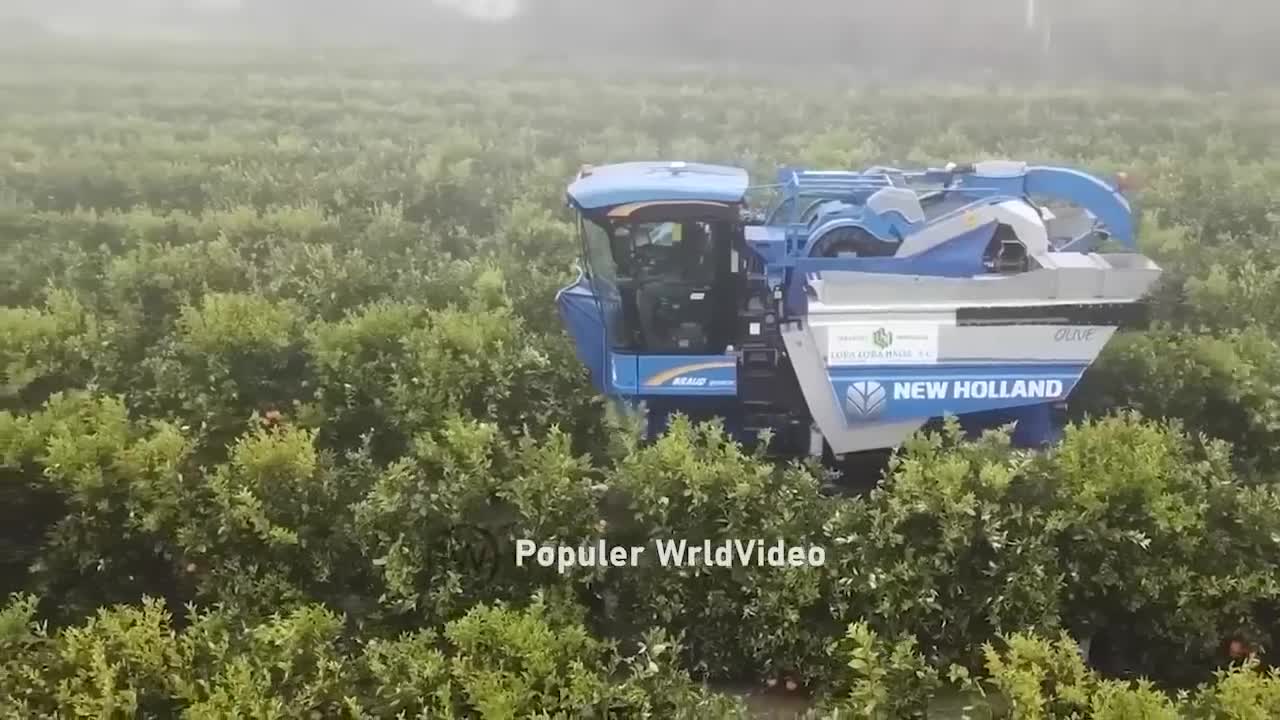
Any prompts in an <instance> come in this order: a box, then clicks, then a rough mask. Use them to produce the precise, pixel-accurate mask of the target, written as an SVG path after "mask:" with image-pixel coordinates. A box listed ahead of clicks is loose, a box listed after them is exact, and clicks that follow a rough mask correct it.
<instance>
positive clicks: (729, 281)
mask: <svg viewBox="0 0 1280 720" xmlns="http://www.w3.org/2000/svg"><path fill="white" fill-rule="evenodd" d="M580 222H581V231H582V238H583V244H584V251H585V252H584V255H585V258H586V265H587V267H586V268H585V270H586V273H587V275H588V277H589V278H590V280H591V285H592V287H593V290H595V291H596V293H597V296H598V297H601V298H603V299H606V300H611V301H612V303H611V304H614V305H613V307H612V308H611V312H609V313H607V315H608V317H607V318H606V324H607V325H608V335H609V339H610V345H611V346H612V347H611V349H613V350H617V351H622V352H632V353H642V354H664V355H709V354H720V353H722V352H724V350H725V348H726V347H727V346H728V345H729V344H730V343H731V342H732V337H731V333H732V332H733V330H734V324H733V322H732V318H733V313H734V304H733V298H734V287H733V283H734V277H735V276H734V274H733V272H732V268H731V266H730V263H731V257H732V249H733V247H734V246H735V244H737V243H740V242H741V238H742V224H741V221H740V219H739V216H738V210H737V208H736V207H734V206H731V205H727V204H724V203H715V202H696V201H691V202H681V203H670V202H653V203H633V204H628V205H624V206H618V207H614V208H610V209H609V210H608V211H607V212H604V213H585V214H583V215H582V216H581V218H580Z"/></svg>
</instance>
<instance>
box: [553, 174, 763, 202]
mask: <svg viewBox="0 0 1280 720" xmlns="http://www.w3.org/2000/svg"><path fill="white" fill-rule="evenodd" d="M748 183H749V178H748V176H747V172H746V171H745V170H743V169H741V168H735V167H728V166H724V165H706V164H699V163H689V164H687V165H683V166H678V167H674V168H673V166H672V163H664V162H633V163H620V164H616V165H606V166H603V167H599V168H595V169H593V170H591V172H590V174H588V175H586V176H584V177H579V178H578V179H577V180H575V181H574V183H573V184H572V185H570V186H569V201H570V202H571V203H572V204H573V205H576V206H577V207H579V208H581V209H583V210H596V209H599V208H606V207H612V206H614V205H623V204H627V203H637V202H661V201H680V200H705V201H711V202H723V203H739V202H742V199H743V196H744V195H746V192H747V185H748Z"/></svg>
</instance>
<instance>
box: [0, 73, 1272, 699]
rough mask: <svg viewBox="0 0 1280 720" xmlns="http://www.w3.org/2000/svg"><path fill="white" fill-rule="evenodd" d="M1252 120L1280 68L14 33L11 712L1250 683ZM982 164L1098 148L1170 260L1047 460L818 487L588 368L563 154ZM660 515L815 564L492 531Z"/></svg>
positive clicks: (1263, 285)
mask: <svg viewBox="0 0 1280 720" xmlns="http://www.w3.org/2000/svg"><path fill="white" fill-rule="evenodd" d="M1276 127H1280V94H1275V93H1270V92H1254V93H1251V94H1248V95H1238V96H1234V95H1222V94H1218V95H1208V94H1195V93H1190V92H1182V91H1177V90H1155V89H1152V90H1136V89H1132V88H1113V89H1106V88H1078V89H1073V88H1016V89H1015V88H1001V87H998V86H994V85H988V86H981V87H979V86H974V87H967V86H961V87H953V86H931V87H924V88H921V87H916V88H913V89H910V90H905V89H901V90H897V89H890V88H885V87H876V86H873V85H857V84H853V83H850V84H847V85H839V86H836V87H834V88H833V87H832V86H831V84H830V83H826V82H824V81H823V78H820V77H803V76H802V77H797V78H795V79H794V80H793V81H790V82H782V81H777V80H775V81H771V82H763V81H760V80H759V79H758V78H753V77H751V76H749V75H746V74H736V75H735V74H724V73H717V72H714V71H712V70H710V69H706V70H698V69H685V70H681V71H679V72H676V71H671V72H663V73H659V72H656V71H655V72H654V73H651V74H649V75H643V76H642V75H638V74H618V75H615V76H613V77H609V76H607V75H605V74H603V73H599V72H592V71H591V70H590V69H577V70H574V71H569V72H566V71H565V70H563V69H557V68H554V67H525V68H521V69H519V70H506V71H497V70H492V69H491V70H488V71H485V72H483V73H482V72H479V71H474V72H473V71H468V70H466V69H465V68H457V67H452V68H433V67H429V66H425V65H424V66H415V65H411V64H403V63H396V62H392V61H389V60H380V59H377V58H360V57H353V56H350V55H348V56H344V57H336V58H321V57H308V58H306V59H298V58H288V59H286V58H280V59H275V60H273V59H271V58H269V57H263V56H255V57H253V58H248V57H238V56H235V55H234V54H227V55H213V54H209V53H204V54H202V53H199V52H182V53H179V52H172V51H170V52H167V53H163V54H161V53H158V52H157V53H155V54H148V53H145V52H137V53H133V54H130V55H123V54H113V53H104V54H101V55H95V54H94V53H93V52H90V51H84V52H81V53H80V54H78V55H77V56H75V57H74V58H71V59H68V56H54V55H48V56H39V57H38V58H37V59H30V58H27V59H22V58H18V57H15V56H6V57H5V58H4V60H3V64H2V65H0V594H3V596H4V597H3V600H2V602H0V717H5V718H15V719H16V718H34V717H68V718H70V717H86V718H89V717H93V718H125V717H128V718H134V717H188V718H232V717H235V718H293V717H299V718H313V717H324V718H384V717H385V718H395V717H423V718H449V717H459V718H462V717H475V718H486V719H494V720H496V719H498V718H516V717H541V718H591V717H595V718H606V717H609V718H615V717H617V718H622V717H626V718H631V717H636V718H720V717H724V718H728V717H740V716H744V715H743V714H744V712H745V710H744V706H743V704H742V702H741V700H740V699H739V698H737V697H734V696H732V695H726V694H722V693H719V692H716V691H715V690H714V689H715V688H717V687H719V686H721V685H733V686H748V687H758V688H761V689H762V691H770V692H777V693H787V692H793V693H797V694H803V695H805V696H806V697H811V698H812V703H813V706H814V710H813V713H814V716H815V717H817V716H821V717H832V718H837V717H838V718H849V717H872V718H906V717H923V716H924V714H925V713H926V712H927V708H928V707H929V706H930V703H931V699H933V698H938V697H957V693H960V694H961V695H960V697H964V698H968V699H969V700H971V701H972V703H973V704H975V706H976V707H979V708H981V707H984V706H985V702H984V701H983V700H982V698H983V697H984V696H989V697H992V698H998V701H992V703H991V706H992V708H994V709H992V710H984V711H983V712H991V713H996V714H997V715H998V714H1000V713H1005V714H1008V715H1009V716H1010V717H1019V718H1075V717H1098V718H1117V719H1119V718H1178V717H1194V718H1259V719H1261V718H1273V717H1278V716H1280V676H1278V675H1274V674H1272V672H1271V669H1270V668H1271V662H1272V661H1273V660H1274V657H1275V655H1274V652H1272V650H1271V649H1272V647H1273V646H1274V644H1275V642H1276V641H1277V640H1280V472H1278V471H1280V362H1277V358H1280V346H1278V345H1277V338H1278V337H1280V314H1278V313H1277V312H1276V308H1278V307H1280V247H1277V239H1278V238H1280V199H1278V197H1280V196H1278V195H1277V191H1276V188H1277V187H1280V152H1277V151H1280V136H1278V135H1277V134H1276V133H1275V128H1276ZM984 157H1009V158H1016V159H1026V160H1029V161H1033V162H1044V163H1065V164H1070V165H1074V166H1078V167H1081V168H1084V169H1087V170H1091V171H1094V172H1098V173H1112V172H1115V171H1119V170H1124V171H1127V172H1129V173H1130V175H1131V176H1133V177H1134V178H1135V179H1136V180H1137V181H1138V182H1139V183H1140V190H1139V193H1138V195H1137V196H1136V197H1137V200H1136V206H1137V207H1138V209H1139V211H1140V212H1141V225H1140V244H1141V246H1142V249H1143V251H1144V252H1146V253H1147V254H1148V255H1150V256H1152V257H1153V258H1156V259H1157V260H1158V261H1159V262H1160V263H1161V264H1162V265H1163V266H1164V267H1165V268H1166V278H1165V281H1164V282H1163V284H1162V286H1161V287H1160V289H1159V291H1158V293H1157V294H1156V296H1155V298H1154V306H1153V315H1154V322H1153V324H1152V326H1151V328H1150V329H1148V330H1145V331H1142V332H1131V333H1127V334H1126V335H1124V336H1123V337H1120V338H1118V339H1117V340H1116V341H1115V342H1114V343H1113V344H1112V345H1111V346H1110V347H1109V348H1108V350H1107V351H1106V353H1105V355H1104V357H1103V358H1102V359H1101V360H1100V361H1099V363H1098V364H1097V366H1096V367H1095V368H1094V369H1092V370H1091V371H1090V373H1089V374H1088V375H1087V376H1086V381H1085V384H1084V385H1083V387H1082V389H1081V390H1080V392H1079V394H1078V396H1076V397H1075V398H1073V412H1074V413H1075V415H1074V417H1075V423H1074V424H1073V426H1072V427H1071V428H1070V430H1069V432H1068V434H1067V436H1066V438H1065V440H1064V442H1063V443H1062V444H1061V446H1059V447H1057V448H1056V449H1054V450H1053V451H1052V452H1048V453H1044V454H1035V455H1032V454H1026V453H1023V452H1020V451H1016V450H1014V449H1011V448H1010V447H1009V445H1008V443H1007V442H1006V440H1005V438H1004V437H1003V436H1002V435H1000V434H998V433H994V434H992V435H990V436H988V437H986V438H983V439H981V440H980V441H968V440H964V439H962V438H960V437H959V436H958V435H957V434H956V433H954V432H951V431H950V430H944V431H942V432H938V433H935V434H931V435H922V436H920V437H917V438H914V439H913V440H912V441H911V442H910V443H909V445H908V446H906V447H905V448H903V450H902V452H901V453H900V454H899V455H898V456H897V457H896V458H895V460H894V462H893V464H892V465H891V466H890V468H889V470H888V471H887V476H886V477H885V479H884V480H883V482H882V483H881V486H880V488H879V489H878V490H877V491H875V492H874V493H872V494H870V495H869V496H867V497H848V498H831V497H826V496H825V495H824V494H823V493H821V492H820V484H821V482H820V478H819V474H818V472H817V470H816V469H815V468H812V467H808V466H804V465H794V466H789V467H777V466H775V465H773V464H771V463H769V462H767V461H765V460H763V459H761V458H758V457H755V456H753V455H751V454H749V453H747V452H745V451H744V450H742V449H741V448H739V447H737V446H735V445H733V444H731V443H729V442H727V441H726V440H725V438H724V437H723V436H721V435H720V433H719V431H718V429H717V428H716V427H715V426H714V425H691V424H688V423H677V424H676V425H675V426H674V427H673V428H672V429H671V431H670V432H669V433H668V434H667V435H666V436H665V437H663V438H662V439H660V440H659V441H658V442H656V443H653V444H650V445H642V444H638V443H637V442H636V440H635V436H634V433H633V432H632V429H631V428H630V427H629V426H628V425H627V424H626V423H625V422H623V421H620V420H619V419H618V418H615V417H614V416H613V415H612V414H611V413H610V412H608V409H607V407H606V405H605V403H604V402H602V401H601V400H600V399H599V398H596V397H593V396H592V393H591V391H590V389H589V386H588V383H587V382H586V378H585V376H584V372H583V371H582V369H581V368H580V366H579V364H578V363H577V362H576V360H575V359H574V356H573V352H572V349H571V346H570V344H569V342H568V340H567V338H566V337H565V336H564V335H563V334H562V333H561V330H560V326H559V319H558V317H557V315H556V312H555V308H554V305H553V296H554V293H555V291H556V289H557V288H559V287H560V286H562V285H564V284H566V283H568V282H569V281H571V280H572V278H573V276H574V269H573V264H574V260H575V255H576V251H577V248H578V243H577V240H576V238H575V235H574V232H573V226H572V224H571V222H570V217H569V215H568V214H567V212H566V211H565V210H564V208H563V194H564V188H565V185H566V183H567V182H568V181H569V180H570V179H571V178H572V176H573V174H574V172H575V171H576V169H577V168H578V167H579V165H580V164H582V163H603V162H608V161H617V160H627V159H647V158H674V159H686V160H702V161H711V162H726V163H732V164H738V165H742V166H745V167H748V168H750V169H751V170H752V172H753V173H754V174H755V176H756V177H757V178H763V179H764V181H765V182H769V181H771V179H772V175H773V173H772V170H773V168H774V167H775V166H776V165H777V164H781V163H792V164H808V165H813V166H821V167H825V168H856V167H861V166H864V165H868V164H875V163H887V164H896V165H902V166H906V165H916V164H942V163H946V162H948V161H953V160H954V161H959V162H963V161H966V160H973V159H981V158H984ZM460 527H468V528H481V529H483V530H484V532H486V533H488V534H490V535H491V536H492V537H493V538H495V539H496V546H497V547H498V549H499V551H498V555H497V560H496V561H495V562H494V563H493V564H492V565H491V566H490V567H489V568H488V569H489V571H488V572H477V571H476V568H475V567H474V563H473V562H471V559H470V558H469V557H463V556H462V555H460V554H459V553H458V552H456V550H457V548H456V547H455V545H454V544H451V543H450V542H449V539H450V538H451V537H454V535H452V534H453V533H456V532H457V531H458V528H460ZM671 537H675V538H685V539H688V540H690V541H691V542H700V541H701V540H703V539H712V540H714V541H720V540H724V539H733V538H764V539H767V540H768V541H772V540H773V539H776V538H782V539H784V540H785V541H786V542H787V543H789V544H814V545H821V546H823V547H824V548H826V549H827V555H826V558H827V562H826V564H825V565H824V566H822V567H817V568H808V567H806V568H790V569H778V568H771V567H749V568H735V569H723V568H706V569H693V568H688V569H672V568H662V567H657V566H645V567H641V568H598V569H593V570H590V571H588V570H570V571H569V572H567V573H564V574H561V573H558V572H557V571H556V570H555V569H554V568H552V569H546V568H540V567H533V568H530V567H522V568H521V567H516V566H515V563H514V555H513V552H512V549H511V548H512V547H513V545H514V542H515V541H516V540H518V539H521V538H529V539H533V540H536V541H538V542H541V543H546V542H564V543H570V544H578V543H590V542H593V541H594V540H595V539H597V538H606V539H608V540H609V542H610V543H611V544H622V545H630V544H641V543H643V542H645V541H647V540H649V539H652V538H671ZM1085 641H1087V645H1088V646H1089V648H1090V650H1091V657H1090V658H1089V662H1088V663H1086V662H1085V660H1084V659H1083V658H1082V657H1081V653H1080V652H1079V644H1080V643H1085ZM788 688H790V689H788ZM975 712H977V711H975ZM982 716H983V715H974V717H982Z"/></svg>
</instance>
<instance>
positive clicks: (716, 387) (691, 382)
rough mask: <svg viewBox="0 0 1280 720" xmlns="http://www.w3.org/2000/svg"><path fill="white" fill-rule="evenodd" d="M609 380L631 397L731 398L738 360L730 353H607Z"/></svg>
mask: <svg viewBox="0 0 1280 720" xmlns="http://www.w3.org/2000/svg"><path fill="white" fill-rule="evenodd" d="M610 363H611V365H612V368H613V373H612V378H611V382H612V384H613V386H614V388H615V390H616V391H617V393H618V394H619V395H626V396H634V397H658V396H674V397H715V396H719V397H734V396H736V395H737V394H738V361H737V358H735V357H734V356H732V355H632V354H628V353H616V352H615V353H611V354H610Z"/></svg>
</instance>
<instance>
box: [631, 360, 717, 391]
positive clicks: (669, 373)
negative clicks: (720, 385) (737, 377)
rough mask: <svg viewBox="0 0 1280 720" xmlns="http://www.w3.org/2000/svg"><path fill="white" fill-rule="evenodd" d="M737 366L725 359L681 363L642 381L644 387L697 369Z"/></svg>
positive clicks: (661, 382)
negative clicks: (687, 363)
mask: <svg viewBox="0 0 1280 720" xmlns="http://www.w3.org/2000/svg"><path fill="white" fill-rule="evenodd" d="M737 366H738V364H737V363H736V362H725V361H718V362H705V363H694V364H692V365H681V366H679V367H673V368H671V369H670V370H664V371H662V372H660V373H658V374H657V375H653V376H651V377H650V378H649V379H648V380H645V381H644V384H645V387H653V386H655V385H662V384H663V383H665V382H667V381H668V380H672V379H674V378H677V377H680V376H681V375H684V374H686V373H691V372H695V371H697V370H714V369H717V368H731V367H737Z"/></svg>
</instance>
